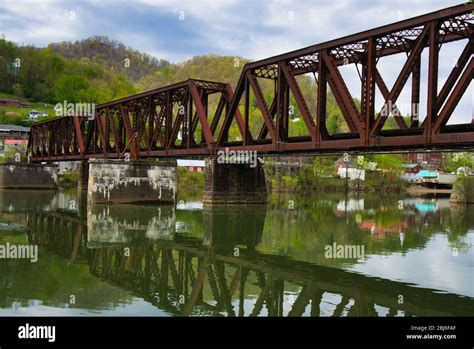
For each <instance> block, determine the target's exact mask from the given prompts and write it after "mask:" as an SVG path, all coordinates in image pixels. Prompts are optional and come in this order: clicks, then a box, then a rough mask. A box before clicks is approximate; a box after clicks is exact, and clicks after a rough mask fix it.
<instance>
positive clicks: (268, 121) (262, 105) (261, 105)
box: [247, 70, 276, 141]
mask: <svg viewBox="0 0 474 349" xmlns="http://www.w3.org/2000/svg"><path fill="white" fill-rule="evenodd" d="M247 79H248V80H249V82H250V85H251V86H252V90H253V93H254V95H255V99H256V101H257V105H258V109H260V112H261V113H262V116H263V121H264V123H265V126H266V129H267V130H268V131H269V132H270V137H271V139H272V140H273V141H275V140H276V130H275V125H274V124H273V120H272V117H271V115H270V113H269V111H268V107H267V102H265V98H264V97H263V92H262V89H261V88H260V85H259V83H258V81H257V78H256V77H255V76H254V75H253V74H252V72H251V71H250V70H249V71H248V72H247Z"/></svg>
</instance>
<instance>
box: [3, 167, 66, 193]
mask: <svg viewBox="0 0 474 349" xmlns="http://www.w3.org/2000/svg"><path fill="white" fill-rule="evenodd" d="M57 182H58V168H57V166H55V165H49V164H48V165H41V164H28V163H11V164H1V165H0V188H10V189H56V188H57Z"/></svg>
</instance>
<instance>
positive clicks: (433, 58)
mask: <svg viewBox="0 0 474 349" xmlns="http://www.w3.org/2000/svg"><path fill="white" fill-rule="evenodd" d="M438 41H439V40H438V22H437V21H432V22H431V23H430V24H429V55H428V101H427V105H426V112H427V113H426V123H425V131H424V132H425V136H426V142H427V143H428V144H429V143H431V132H432V130H431V129H432V125H433V123H434V122H435V121H436V116H437V114H438V107H437V103H436V99H437V97H438V59H439V43H438Z"/></svg>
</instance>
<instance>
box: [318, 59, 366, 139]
mask: <svg viewBox="0 0 474 349" xmlns="http://www.w3.org/2000/svg"><path fill="white" fill-rule="evenodd" d="M320 57H321V58H322V60H323V61H324V63H325V65H326V67H327V69H328V73H329V74H328V75H327V78H328V82H329V86H330V87H331V90H332V92H333V94H334V97H335V98H336V101H337V104H338V105H339V108H340V109H341V111H342V114H343V116H344V119H345V120H346V122H347V125H348V126H349V129H350V130H351V132H359V133H360V134H361V135H362V134H364V122H363V121H362V118H361V115H360V113H359V110H358V109H357V106H356V105H355V103H354V100H353V98H352V96H351V94H350V92H349V89H348V88H347V86H346V83H345V82H344V79H343V78H342V75H341V73H340V72H339V69H338V68H337V65H336V63H335V61H334V58H332V57H331V56H330V55H329V54H328V53H327V52H324V51H323V52H321V54H320Z"/></svg>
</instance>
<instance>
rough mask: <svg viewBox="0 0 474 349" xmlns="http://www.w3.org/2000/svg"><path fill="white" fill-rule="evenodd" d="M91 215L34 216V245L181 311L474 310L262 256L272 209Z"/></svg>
mask: <svg viewBox="0 0 474 349" xmlns="http://www.w3.org/2000/svg"><path fill="white" fill-rule="evenodd" d="M84 211H85V209H83V210H81V209H78V212H76V213H74V212H71V211H69V212H68V210H64V209H57V210H49V211H43V212H38V211H34V212H31V211H30V212H28V213H27V214H26V215H27V225H28V240H29V242H30V243H35V244H39V245H40V246H41V247H43V248H45V249H46V250H47V251H48V252H50V253H53V254H56V255H59V256H61V257H62V258H64V259H67V260H68V261H69V262H70V263H76V262H79V261H80V262H81V263H86V264H87V265H88V266H89V270H90V273H91V274H92V275H94V276H96V277H98V278H100V279H101V280H103V281H106V282H107V283H109V284H112V285H115V286H118V287H119V288H121V289H125V290H127V291H129V292H130V293H132V294H133V295H134V296H136V297H140V298H143V299H144V300H145V301H147V302H149V303H151V304H152V305H154V306H156V307H157V308H159V309H162V310H164V311H166V312H167V313H170V314H172V315H176V316H188V315H225V316H302V315H311V316H323V315H324V316H436V315H447V316H451V315H456V316H457V315H472V314H473V313H474V299H473V298H470V297H466V296H460V295H457V294H453V293H446V292H439V291H436V290H432V289H428V288H421V287H414V285H410V284H408V283H404V282H397V281H391V280H387V279H381V278H376V277H370V276H365V275H361V274H358V273H355V272H350V271H346V270H343V269H342V268H333V267H328V266H322V265H316V264H314V263H310V262H307V261H298V260H294V259H292V258H291V257H288V256H282V255H277V254H272V253H264V252H261V251H260V250H259V249H257V247H258V246H259V244H261V240H262V232H263V231H264V225H265V222H266V208H264V207H263V208H252V209H244V208H242V207H239V208H237V209H229V208H226V209H219V208H206V209H204V210H202V211H201V210H175V208H174V207H170V206H161V207H156V206H100V205H97V206H93V207H88V208H87V212H84ZM81 215H86V219H84V218H85V217H82V218H81V217H80V216H81ZM196 232H198V233H196ZM199 232H204V233H203V234H202V233H201V234H199ZM400 295H402V296H403V302H402V303H401V304H400V303H399V300H400V298H399V297H400Z"/></svg>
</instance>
